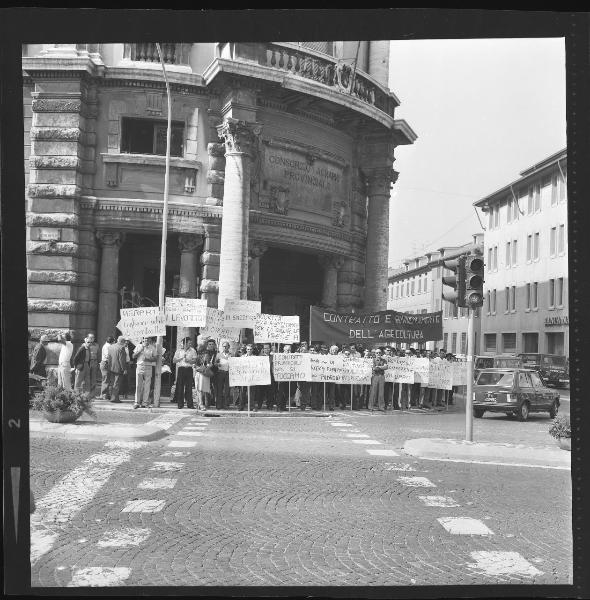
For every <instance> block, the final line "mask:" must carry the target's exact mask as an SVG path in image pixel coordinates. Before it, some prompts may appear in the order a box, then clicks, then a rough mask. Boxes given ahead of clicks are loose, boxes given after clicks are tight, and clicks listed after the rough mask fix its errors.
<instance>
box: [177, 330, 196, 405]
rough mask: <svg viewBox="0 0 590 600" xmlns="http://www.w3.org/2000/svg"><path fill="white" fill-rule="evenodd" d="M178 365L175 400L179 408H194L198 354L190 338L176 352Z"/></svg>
mask: <svg viewBox="0 0 590 600" xmlns="http://www.w3.org/2000/svg"><path fill="white" fill-rule="evenodd" d="M173 362H174V364H176V388H175V390H174V399H175V401H176V404H177V405H178V408H184V404H185V402H186V405H187V407H188V408H194V407H195V406H194V404H193V384H194V381H193V367H194V366H195V363H196V362H197V352H196V350H195V349H194V348H193V341H192V340H191V338H190V337H185V338H184V339H183V340H182V342H181V347H180V348H178V350H176V352H175V353H174V358H173Z"/></svg>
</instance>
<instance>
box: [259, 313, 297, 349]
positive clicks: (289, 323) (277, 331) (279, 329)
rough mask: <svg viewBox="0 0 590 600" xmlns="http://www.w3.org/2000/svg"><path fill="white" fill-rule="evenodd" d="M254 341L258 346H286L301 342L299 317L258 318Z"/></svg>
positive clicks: (261, 315)
mask: <svg viewBox="0 0 590 600" xmlns="http://www.w3.org/2000/svg"><path fill="white" fill-rule="evenodd" d="M254 341H255V342H256V343H257V344H265V343H271V344H274V343H278V344H281V343H283V344H286V343H292V342H298V341H299V316H298V315H294V316H283V315H268V314H266V313H261V314H259V315H257V316H256V324H255V326H254Z"/></svg>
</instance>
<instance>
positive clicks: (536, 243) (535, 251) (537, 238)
mask: <svg viewBox="0 0 590 600" xmlns="http://www.w3.org/2000/svg"><path fill="white" fill-rule="evenodd" d="M540 241H541V234H540V233H535V237H534V238H533V260H539V245H540Z"/></svg>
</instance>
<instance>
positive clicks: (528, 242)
mask: <svg viewBox="0 0 590 600" xmlns="http://www.w3.org/2000/svg"><path fill="white" fill-rule="evenodd" d="M532 253H533V236H532V235H527V236H526V261H527V262H528V263H529V262H531V257H532Z"/></svg>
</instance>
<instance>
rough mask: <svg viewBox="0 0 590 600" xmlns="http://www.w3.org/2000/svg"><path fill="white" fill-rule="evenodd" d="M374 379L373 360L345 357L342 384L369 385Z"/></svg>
mask: <svg viewBox="0 0 590 600" xmlns="http://www.w3.org/2000/svg"><path fill="white" fill-rule="evenodd" d="M372 377H373V359H372V358H360V357H359V358H357V357H355V356H349V357H343V364H342V383H348V384H350V385H363V384H364V385H369V384H370V383H371V379H372Z"/></svg>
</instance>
